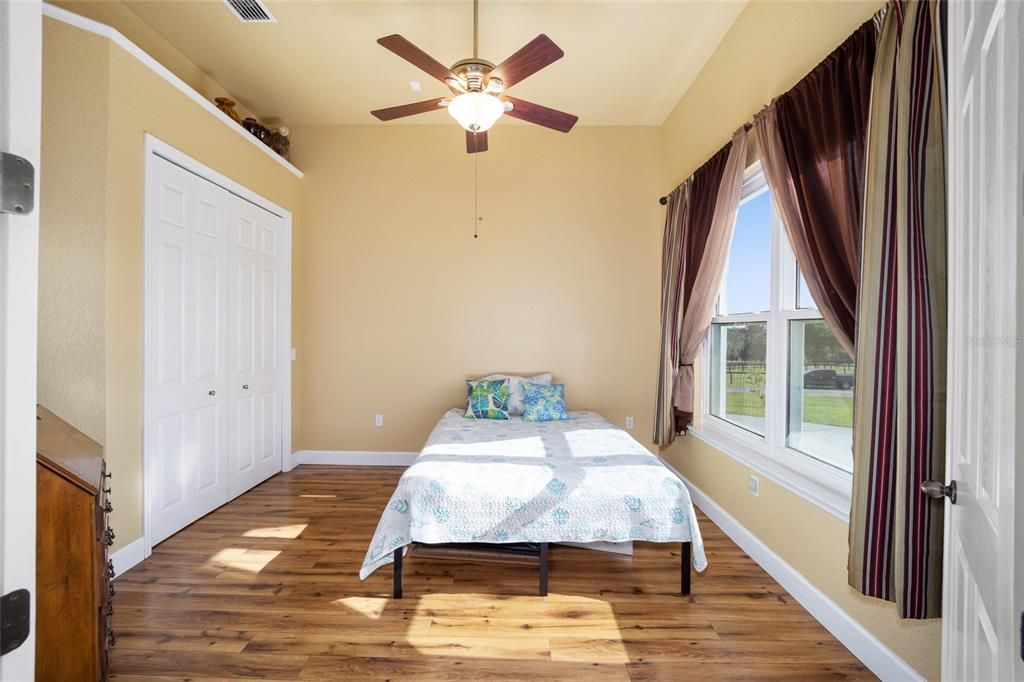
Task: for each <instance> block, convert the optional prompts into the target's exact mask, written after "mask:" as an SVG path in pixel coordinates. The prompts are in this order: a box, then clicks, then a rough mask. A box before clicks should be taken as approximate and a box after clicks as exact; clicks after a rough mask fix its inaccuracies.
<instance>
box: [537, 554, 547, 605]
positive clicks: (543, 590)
mask: <svg viewBox="0 0 1024 682" xmlns="http://www.w3.org/2000/svg"><path fill="white" fill-rule="evenodd" d="M537 593H538V594H539V595H540V596H541V597H546V596H548V543H546V542H542V543H540V586H539V589H538V590H537Z"/></svg>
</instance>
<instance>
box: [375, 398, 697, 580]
mask: <svg viewBox="0 0 1024 682" xmlns="http://www.w3.org/2000/svg"><path fill="white" fill-rule="evenodd" d="M569 415H570V419H569V420H568V421H556V422H539V423H538V422H524V421H523V420H522V418H521V417H511V418H510V419H508V420H507V421H506V420H494V419H466V418H465V417H464V416H463V415H462V411H461V410H450V411H448V412H447V413H445V415H444V416H443V417H442V418H441V421H440V422H438V424H437V426H436V427H434V431H433V432H432V433H431V434H430V438H429V439H428V440H427V444H426V446H425V447H424V448H423V451H422V452H421V453H420V455H419V457H417V458H416V460H415V461H414V462H413V464H412V466H410V467H409V468H408V469H407V470H406V472H405V473H404V474H403V475H402V479H401V480H400V481H399V482H398V488H397V489H396V490H395V493H394V495H392V496H391V500H390V501H389V502H388V505H387V507H386V508H385V509H384V514H383V515H382V516H381V519H380V523H379V524H378V525H377V532H376V533H375V534H374V536H373V540H372V541H371V542H370V548H369V550H368V551H367V552H366V558H365V559H364V560H363V566H362V568H361V569H360V571H359V577H360V579H364V580H365V579H366V577H367V576H368V575H370V574H371V573H373V572H374V571H375V570H377V569H378V568H380V567H381V566H383V565H385V564H388V563H391V561H393V559H394V551H395V550H396V549H398V548H399V547H404V546H405V545H408V544H409V543H410V542H426V543H443V542H488V543H508V542H594V541H598V540H603V541H606V542H621V541H625V540H647V541H651V542H687V541H689V542H691V543H692V551H693V565H694V567H695V568H696V569H697V570H698V571H703V570H704V569H705V568H706V567H707V563H708V562H707V558H706V557H705V555H704V543H703V541H702V540H701V536H700V529H699V528H697V519H696V517H695V516H694V513H693V504H692V503H691V502H690V495H689V493H688V492H687V490H686V488H685V487H684V486H683V484H682V482H681V481H680V480H679V478H678V477H677V476H676V475H675V474H674V473H672V471H670V470H669V469H668V468H667V467H665V465H664V464H662V463H661V460H659V459H658V458H657V457H655V456H654V455H652V454H651V453H650V452H649V451H648V450H647V449H646V448H644V447H643V446H642V445H640V443H638V442H636V441H635V440H633V438H632V437H631V436H630V435H629V434H628V433H626V432H625V431H623V430H622V429H619V428H617V427H616V426H613V425H612V424H610V423H609V422H607V421H606V420H605V419H604V418H603V417H601V416H600V415H599V414H597V413H595V412H570V413H569Z"/></svg>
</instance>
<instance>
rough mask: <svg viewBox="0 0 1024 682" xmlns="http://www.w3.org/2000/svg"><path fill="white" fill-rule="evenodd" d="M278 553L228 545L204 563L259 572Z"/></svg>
mask: <svg viewBox="0 0 1024 682" xmlns="http://www.w3.org/2000/svg"><path fill="white" fill-rule="evenodd" d="M280 553H281V552H280V551H278V550H273V549H242V548H240V547H230V548H228V549H222V550H220V551H219V552H217V553H216V554H214V555H213V556H212V557H210V559H209V560H208V561H207V562H206V565H207V566H209V567H211V568H235V569H238V570H240V571H246V572H248V573H259V572H260V571H262V570H263V569H264V568H265V567H266V565H267V564H269V563H270V562H271V561H273V560H274V559H276V558H277V555H279V554H280Z"/></svg>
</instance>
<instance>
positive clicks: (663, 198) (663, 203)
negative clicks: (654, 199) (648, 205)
mask: <svg viewBox="0 0 1024 682" xmlns="http://www.w3.org/2000/svg"><path fill="white" fill-rule="evenodd" d="M658 203H659V204H661V205H662V206H664V205H665V204H667V203H668V197H661V198H660V199H658Z"/></svg>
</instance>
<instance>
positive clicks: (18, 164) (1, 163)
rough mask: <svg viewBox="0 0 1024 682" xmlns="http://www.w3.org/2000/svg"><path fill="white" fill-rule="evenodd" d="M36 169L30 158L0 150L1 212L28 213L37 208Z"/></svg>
mask: <svg viewBox="0 0 1024 682" xmlns="http://www.w3.org/2000/svg"><path fill="white" fill-rule="evenodd" d="M35 188H36V169H35V168H33V167H32V164H31V162H29V160H28V159H23V158H21V157H20V156H17V155H15V154H8V153H7V152H0V213H13V214H14V215H27V214H29V213H31V212H32V209H33V208H35Z"/></svg>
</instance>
